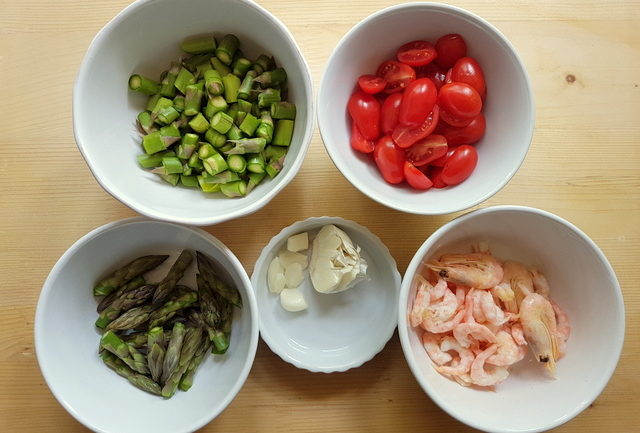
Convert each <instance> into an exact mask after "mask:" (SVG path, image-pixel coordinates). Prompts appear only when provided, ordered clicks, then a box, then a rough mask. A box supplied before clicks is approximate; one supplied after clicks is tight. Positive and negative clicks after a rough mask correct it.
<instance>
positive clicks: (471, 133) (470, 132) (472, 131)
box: [441, 113, 487, 146]
mask: <svg viewBox="0 0 640 433" xmlns="http://www.w3.org/2000/svg"><path fill="white" fill-rule="evenodd" d="M486 129H487V123H486V120H485V117H484V114H482V113H479V114H478V115H477V116H476V117H474V118H473V120H472V121H471V123H469V124H468V125H467V126H464V127H462V128H455V127H453V126H445V127H444V128H443V129H442V131H441V134H442V135H444V136H445V138H446V139H447V143H448V144H449V145H451V146H457V145H459V144H473V143H476V142H477V141H478V140H480V139H481V138H482V137H483V136H484V132H485V130H486Z"/></svg>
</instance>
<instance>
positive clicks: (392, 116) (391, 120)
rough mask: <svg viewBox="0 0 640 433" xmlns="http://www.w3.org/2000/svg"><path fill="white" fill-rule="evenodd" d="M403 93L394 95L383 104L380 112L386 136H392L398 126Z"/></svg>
mask: <svg viewBox="0 0 640 433" xmlns="http://www.w3.org/2000/svg"><path fill="white" fill-rule="evenodd" d="M401 102H402V93H392V94H391V95H389V96H388V97H387V99H385V100H384V102H383V103H382V108H381V111H380V127H381V129H382V133H383V134H384V135H391V133H392V132H393V129H394V128H395V127H396V126H397V125H398V115H399V114H400V103H401Z"/></svg>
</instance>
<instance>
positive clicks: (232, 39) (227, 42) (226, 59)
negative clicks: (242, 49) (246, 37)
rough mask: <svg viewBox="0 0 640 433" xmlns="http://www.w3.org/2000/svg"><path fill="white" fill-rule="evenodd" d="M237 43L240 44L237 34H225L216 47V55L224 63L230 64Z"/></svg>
mask: <svg viewBox="0 0 640 433" xmlns="http://www.w3.org/2000/svg"><path fill="white" fill-rule="evenodd" d="M238 45H240V41H239V40H238V38H237V36H235V35H232V34H228V35H225V36H224V37H223V38H222V40H221V41H220V44H218V48H216V57H217V58H218V59H219V60H220V61H221V62H222V63H224V64H225V65H230V64H231V60H232V59H233V56H234V54H235V53H236V50H237V49H238Z"/></svg>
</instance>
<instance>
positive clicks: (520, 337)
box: [511, 322, 527, 346]
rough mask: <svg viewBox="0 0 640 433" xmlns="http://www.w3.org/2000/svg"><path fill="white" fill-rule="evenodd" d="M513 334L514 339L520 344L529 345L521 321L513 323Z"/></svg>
mask: <svg viewBox="0 0 640 433" xmlns="http://www.w3.org/2000/svg"><path fill="white" fill-rule="evenodd" d="M511 336H512V337H513V341H515V342H516V344H518V346H526V345H527V340H526V339H525V338H524V331H523V330H522V325H521V324H520V323H519V322H517V323H514V324H512V325H511Z"/></svg>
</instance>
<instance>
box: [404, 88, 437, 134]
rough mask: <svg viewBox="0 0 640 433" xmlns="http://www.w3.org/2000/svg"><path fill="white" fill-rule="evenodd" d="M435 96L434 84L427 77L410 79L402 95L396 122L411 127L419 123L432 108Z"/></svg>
mask: <svg viewBox="0 0 640 433" xmlns="http://www.w3.org/2000/svg"><path fill="white" fill-rule="evenodd" d="M437 98H438V91H437V90H436V85H435V84H433V81H431V80H430V79H429V78H420V79H418V80H415V81H412V82H411V83H409V85H408V86H407V88H406V89H405V91H404V94H403V96H402V103H401V104H400V113H399V115H398V123H400V125H405V126H413V127H415V126H419V125H421V124H422V123H423V122H424V121H425V119H426V118H427V116H428V115H429V113H431V111H432V110H433V106H434V105H435V104H436V99H437Z"/></svg>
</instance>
